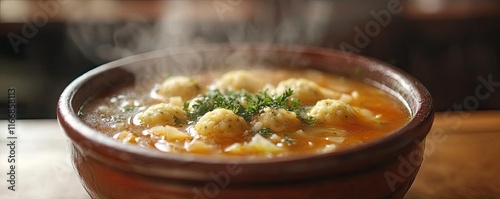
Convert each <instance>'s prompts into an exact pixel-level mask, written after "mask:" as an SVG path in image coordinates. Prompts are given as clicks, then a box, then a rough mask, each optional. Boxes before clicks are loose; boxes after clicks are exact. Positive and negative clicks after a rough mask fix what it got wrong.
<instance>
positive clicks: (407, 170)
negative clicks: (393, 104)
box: [57, 44, 434, 199]
mask: <svg viewBox="0 0 500 199" xmlns="http://www.w3.org/2000/svg"><path fill="white" fill-rule="evenodd" d="M259 63H266V64H269V65H271V66H272V65H277V66H278V65H279V66H285V67H290V68H316V69H318V70H321V71H324V72H327V73H335V74H339V75H344V76H347V77H350V78H354V79H357V80H359V81H364V82H367V83H369V84H371V85H374V86H376V87H378V88H380V89H382V90H384V91H386V92H389V93H391V94H392V95H394V96H395V97H396V98H397V99H399V100H401V102H402V103H404V104H405V105H406V106H407V107H408V109H409V111H410V115H411V119H410V120H409V122H408V123H407V124H406V125H405V126H403V127H402V128H400V129H398V130H396V131H394V132H392V133H390V135H388V136H385V137H383V138H380V139H377V140H375V141H372V142H369V143H365V144H361V145H358V146H355V147H350V148H346V149H343V150H338V151H335V152H331V153H326V154H319V155H310V156H297V157H295V156H291V157H286V158H263V159H247V158H231V157H218V156H210V155H200V154H165V153H162V152H159V151H154V150H150V149H145V148H141V147H137V146H133V145H126V144H122V143H120V142H117V141H115V140H113V139H112V138H110V137H108V136H105V135H104V134H103V133H101V132H98V131H96V130H94V129H92V128H90V127H89V126H87V125H86V124H85V123H84V122H83V121H82V120H81V119H80V117H79V116H78V110H79V108H80V107H81V106H82V105H83V104H84V103H85V102H86V101H87V100H88V99H90V98H92V97H94V96H96V95H98V94H100V93H103V92H108V91H110V90H113V89H116V88H117V87H120V86H122V85H124V84H140V82H141V81H144V80H148V79H154V77H155V74H160V73H164V72H169V73H174V74H196V73H202V72H204V71H207V70H211V69H216V68H219V67H225V66H243V65H252V64H259ZM57 116H58V120H59V123H60V125H61V127H62V128H63V129H64V131H65V133H66V134H67V136H68V137H69V138H70V141H71V147H70V148H71V153H72V158H73V162H74V166H75V169H76V171H77V172H78V175H79V177H80V178H81V182H82V184H83V186H84V187H85V189H86V190H87V192H88V193H89V195H90V196H91V197H92V198H96V199H97V198H117V199H126V198H133V199H143V198H151V199H153V198H173V199H177V198H190V199H196V198H198V199H207V198H228V199H234V198H238V199H243V198H249V199H257V198H262V199H270V198H273V199H276V198H287V199H290V198H314V199H317V198H402V197H403V196H404V195H405V193H406V192H407V190H408V189H409V187H410V186H411V184H412V182H413V180H414V178H415V176H416V175H417V172H418V170H419V167H420V165H421V163H422V159H423V150H424V140H425V137H426V135H427V134H428V132H429V130H430V128H431V125H432V121H433V117H434V113H433V106H432V98H431V96H430V94H429V92H428V91H427V89H426V88H425V87H424V86H422V84H421V83H419V82H418V81H417V80H416V79H414V78H413V77H411V76H410V75H408V74H406V73H405V72H403V71H401V70H399V69H397V68H395V67H393V66H390V65H389V64H387V63H383V62H380V61H377V60H374V59H371V58H367V57H363V56H359V55H354V54H350V53H347V52H342V51H336V50H331V49H323V48H317V47H311V46H294V45H278V44H272V45H261V44H210V45H203V46H195V47H185V48H174V49H165V50H159V51H154V52H150V53H146V54H141V55H136V56H132V57H127V58H124V59H121V60H118V61H114V62H111V63H108V64H104V65H102V66H99V67H97V68H95V69H93V70H91V71H89V72H87V73H85V74H84V75H82V76H80V77H79V78H77V79H76V80H75V81H73V82H72V83H71V84H70V85H69V86H68V87H67V88H66V89H65V90H64V92H63V93H62V95H61V97H60V100H59V102H58V108H57Z"/></svg>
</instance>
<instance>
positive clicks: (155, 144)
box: [79, 68, 410, 157]
mask: <svg viewBox="0 0 500 199" xmlns="http://www.w3.org/2000/svg"><path fill="white" fill-rule="evenodd" d="M264 91H265V92H264ZM290 91H291V93H286V92H290ZM287 94H291V95H289V96H288V95H287ZM230 96H233V97H234V99H233V98H231V97H230ZM265 96H267V97H268V98H270V99H273V100H275V101H276V100H279V99H280V97H282V98H281V100H283V103H282V104H281V105H270V106H266V105H263V106H259V110H257V111H256V112H255V113H254V114H253V115H252V114H248V111H249V110H251V108H249V107H247V106H251V104H252V103H254V102H253V101H252V100H251V99H254V98H252V97H255V99H258V98H259V97H261V98H264V97H265ZM224 97H226V98H224ZM222 98H224V99H225V100H226V101H224V100H222V101H221V102H220V103H221V104H222V105H217V103H219V101H218V100H219V99H222ZM231 100H233V101H231ZM234 100H236V105H237V106H238V107H239V108H240V109H237V108H234V107H233V105H232V104H229V105H227V102H228V101H229V102H234ZM257 101H258V100H257ZM214 102H215V103H216V105H215V108H214V107H212V108H211V109H207V110H208V111H207V110H203V109H202V108H203V107H204V106H210V105H212V106H214V104H213V103H214ZM210 103H212V104H210ZM258 103H261V104H265V103H270V104H272V103H271V102H260V101H259V102H258ZM258 103H257V102H255V104H258ZM299 103H300V105H298V104H299ZM297 105H298V106H297ZM225 106H227V107H230V108H227V107H225ZM221 107H225V108H221ZM231 107H232V108H233V109H232V110H231ZM238 110H239V111H240V112H238ZM200 111H201V112H200ZM204 111H205V112H204ZM197 113H198V114H197ZM79 115H80V116H81V118H82V119H83V121H85V122H86V123H87V124H88V125H90V126H91V127H93V128H95V129H97V130H99V131H100V132H102V133H104V134H106V135H108V136H110V137H113V139H115V140H117V141H119V142H123V143H124V144H132V145H138V146H141V147H146V148H151V149H153V150H159V151H163V152H166V153H170V152H175V153H201V154H222V155H256V156H262V155H264V156H269V157H276V156H287V155H292V154H314V153H327V152H332V151H335V150H339V149H342V148H346V147H353V146H356V145H359V144H363V143H366V142H370V141H373V140H376V139H378V138H381V137H383V136H386V135H388V134H389V133H391V132H393V131H395V130H396V129H398V128H400V127H402V126H404V125H405V124H406V123H407V122H408V121H409V119H410V114H409V112H408V109H407V108H406V107H405V106H404V105H403V104H402V103H401V102H400V101H399V100H397V99H396V98H394V97H393V96H391V95H390V94H388V93H387V92H384V91H382V90H380V89H378V88H376V87H374V86H371V85H369V84H366V83H363V82H359V81H354V80H351V79H348V78H345V77H342V76H337V75H333V74H328V73H323V72H320V71H316V70H312V69H310V70H290V69H287V70H285V69H279V68H276V69H271V68H269V69H265V68H262V69H246V70H236V71H214V72H210V73H207V74H203V75H197V76H192V77H184V76H172V75H168V77H166V78H165V80H164V81H163V82H156V83H154V84H151V85H141V86H138V85H130V86H127V87H123V88H119V89H116V90H115V91H112V92H109V93H105V94H102V95H100V96H97V97H95V98H93V99H90V100H89V101H88V102H87V103H86V104H85V105H84V106H83V107H82V108H81V110H80V111H79Z"/></svg>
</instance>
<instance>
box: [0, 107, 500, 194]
mask: <svg viewBox="0 0 500 199" xmlns="http://www.w3.org/2000/svg"><path fill="white" fill-rule="evenodd" d="M7 124H8V123H7V121H0V173H1V174H0V176H1V177H0V199H3V198H11V199H12V198H13V199H16V198H22V199H24V198H47V199H58V198H61V199H66V198H72V199H88V198H90V197H89V196H88V195H87V193H86V192H85V190H84V189H83V187H82V186H81V185H80V182H79V180H78V177H77V175H76V173H75V172H74V170H73V167H72V165H71V162H70V156H69V153H68V144H69V142H68V140H67V138H66V137H65V135H64V133H63V132H62V130H61V129H60V127H59V126H58V124H57V121H56V120H18V121H17V122H16V135H17V140H16V154H15V155H16V168H17V170H16V174H17V175H16V191H15V192H14V191H10V190H8V189H7V187H8V182H7V181H6V180H7V178H8V177H9V176H8V175H6V172H8V165H9V163H8V162H7V159H8V158H7V156H8V154H7V151H9V150H8V149H9V148H8V147H7V145H6V144H7V142H8V141H10V140H8V139H7ZM499 146H500V111H479V112H461V113H437V114H436V119H435V122H434V126H433V128H432V130H431V132H430V134H429V136H428V137H427V140H426V151H425V154H424V162H423V165H422V167H421V169H420V172H419V173H418V176H417V178H416V179H415V182H414V184H413V186H412V187H411V188H410V190H409V191H408V193H407V195H406V196H405V198H407V199H419V198H425V199H432V198H500V158H499V157H500V150H499Z"/></svg>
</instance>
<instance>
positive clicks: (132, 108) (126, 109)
mask: <svg viewBox="0 0 500 199" xmlns="http://www.w3.org/2000/svg"><path fill="white" fill-rule="evenodd" d="M134 110H135V108H134V107H127V108H124V109H122V112H123V113H132V112H133V111H134Z"/></svg>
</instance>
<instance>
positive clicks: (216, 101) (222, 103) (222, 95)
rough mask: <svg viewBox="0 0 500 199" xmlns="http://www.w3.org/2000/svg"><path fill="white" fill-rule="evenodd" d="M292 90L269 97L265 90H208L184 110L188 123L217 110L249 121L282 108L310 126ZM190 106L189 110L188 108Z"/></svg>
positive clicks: (186, 104)
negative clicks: (263, 111)
mask: <svg viewBox="0 0 500 199" xmlns="http://www.w3.org/2000/svg"><path fill="white" fill-rule="evenodd" d="M292 95H293V90H291V89H287V90H286V91H285V92H283V94H281V95H269V94H268V93H267V90H264V91H261V92H259V93H255V94H252V93H249V92H247V91H224V92H222V91H220V90H218V89H215V90H210V91H208V92H206V93H204V94H202V95H199V96H198V97H197V98H195V99H194V100H193V101H191V102H186V103H185V104H184V110H185V111H186V112H187V114H188V119H189V120H190V121H197V120H198V119H199V118H200V117H201V116H203V115H205V113H207V112H210V111H212V110H214V109H217V108H224V109H228V110H231V111H233V112H234V113H236V114H237V115H239V116H241V117H243V118H245V120H246V121H248V122H249V121H251V120H252V117H253V116H255V115H257V114H259V113H260V112H261V111H262V110H263V109H264V108H267V107H270V108H274V109H279V108H283V109H286V110H288V111H293V112H295V113H296V114H297V115H298V116H299V117H300V118H301V120H302V121H303V122H304V123H305V124H308V125H310V124H312V123H314V120H312V119H311V118H309V117H307V114H306V109H305V108H304V107H303V106H302V105H301V103H300V101H299V100H297V99H293V98H292V97H291V96H292ZM190 104H192V105H191V108H190V107H189V106H190Z"/></svg>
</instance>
